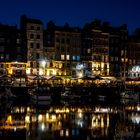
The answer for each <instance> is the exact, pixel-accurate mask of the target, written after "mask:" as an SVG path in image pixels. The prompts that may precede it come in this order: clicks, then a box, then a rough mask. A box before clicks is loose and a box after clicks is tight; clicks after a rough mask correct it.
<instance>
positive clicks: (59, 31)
mask: <svg viewBox="0 0 140 140" xmlns="http://www.w3.org/2000/svg"><path fill="white" fill-rule="evenodd" d="M50 24H51V25H50ZM45 38H46V45H45V46H46V53H47V54H48V59H47V60H48V61H52V59H54V60H55V61H52V62H55V64H52V65H55V67H56V68H57V67H58V68H59V72H58V73H57V74H58V75H72V71H74V70H75V67H76V65H77V63H78V62H80V51H81V33H80V31H79V29H77V28H71V27H69V26H68V25H65V26H64V27H60V26H55V25H54V23H49V24H48V28H47V31H46V37H45ZM51 54H52V55H51Z"/></svg>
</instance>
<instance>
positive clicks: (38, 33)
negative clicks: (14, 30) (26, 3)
mask: <svg viewBox="0 0 140 140" xmlns="http://www.w3.org/2000/svg"><path fill="white" fill-rule="evenodd" d="M21 39H22V47H23V48H25V50H24V52H25V53H26V56H27V63H28V65H27V66H28V69H27V71H28V73H30V74H39V73H40V70H39V68H40V67H41V61H42V59H44V53H43V23H42V22H41V21H40V20H38V19H31V18H27V17H26V16H21Z"/></svg>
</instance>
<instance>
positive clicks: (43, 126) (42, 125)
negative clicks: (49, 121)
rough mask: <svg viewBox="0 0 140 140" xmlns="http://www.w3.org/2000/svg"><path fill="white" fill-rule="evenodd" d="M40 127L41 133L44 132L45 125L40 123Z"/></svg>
mask: <svg viewBox="0 0 140 140" xmlns="http://www.w3.org/2000/svg"><path fill="white" fill-rule="evenodd" d="M40 127H41V130H42V131H44V130H45V124H44V123H42V124H41V125H40Z"/></svg>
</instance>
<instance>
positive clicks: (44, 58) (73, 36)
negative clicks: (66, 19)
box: [0, 15, 140, 77]
mask: <svg viewBox="0 0 140 140" xmlns="http://www.w3.org/2000/svg"><path fill="white" fill-rule="evenodd" d="M139 33H140V32H139V30H138V29H137V30H136V31H135V34H133V35H131V36H130V35H129V34H128V29H127V25H122V26H120V27H113V26H111V25H110V24H109V23H108V22H101V21H100V20H94V21H93V22H91V23H88V24H85V26H84V27H83V28H79V27H70V26H69V24H67V23H66V24H65V25H64V26H57V25H55V23H54V22H52V21H49V22H48V23H47V27H45V26H44V24H43V22H42V21H41V20H38V19H31V18H28V17H26V16H25V15H23V16H21V19H20V28H18V27H17V26H9V25H2V24H1V25H0V70H1V69H2V68H3V67H5V66H4V64H7V67H11V65H12V66H15V67H17V70H18V69H20V65H18V66H16V65H15V62H16V63H19V62H20V63H23V64H25V67H24V68H25V73H26V74H30V75H32V74H41V75H67V76H82V75H101V76H115V77H124V76H131V77H140V68H139V67H137V66H138V64H139V62H140V36H139V35H140V34H139ZM8 64H9V65H8ZM10 64H11V65H10ZM18 71H20V70H18ZM18 71H17V72H18ZM1 73H2V72H1Z"/></svg>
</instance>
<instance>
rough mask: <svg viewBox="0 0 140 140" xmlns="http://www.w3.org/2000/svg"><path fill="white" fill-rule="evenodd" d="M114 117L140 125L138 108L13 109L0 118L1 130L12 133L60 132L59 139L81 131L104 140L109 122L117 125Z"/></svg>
mask: <svg viewBox="0 0 140 140" xmlns="http://www.w3.org/2000/svg"><path fill="white" fill-rule="evenodd" d="M118 114H119V115H118ZM114 115H118V116H123V117H126V118H127V119H128V120H130V122H131V123H133V124H136V123H138V122H139V121H140V111H139V105H131V106H124V107H122V108H121V109H120V108H116V107H101V106H94V107H86V106H85V107H72V106H70V107H65V106H64V107H50V108H49V109H43V110H41V109H37V108H35V107H30V106H28V107H24V106H22V107H19V106H15V107H12V108H11V111H10V112H9V113H8V114H7V115H6V117H5V118H3V124H2V126H0V128H2V129H9V128H10V129H13V130H15V131H16V129H19V128H20V129H21V128H26V131H27V132H32V134H33V133H36V131H37V132H38V133H43V132H46V133H48V132H50V131H51V132H55V131H59V137H71V136H75V135H77V136H78V135H80V133H81V130H85V129H86V130H88V131H89V132H90V133H91V136H93V135H94V136H95V135H99V134H100V136H103V137H104V136H107V134H108V133H109V128H110V127H111V125H112V122H113V121H116V120H113V119H114V118H113V116H114ZM116 118H117V117H116ZM118 119H119V118H118ZM120 125H121V124H120ZM8 126H9V127H8ZM12 126H13V127H12ZM21 126H22V127H21ZM15 128H16V129H15ZM127 129H128V128H127ZM93 133H94V134H93ZM28 134H31V133H28ZM57 135H58V133H57ZM27 137H28V136H27ZM88 138H89V137H88Z"/></svg>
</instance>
